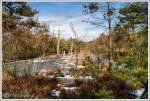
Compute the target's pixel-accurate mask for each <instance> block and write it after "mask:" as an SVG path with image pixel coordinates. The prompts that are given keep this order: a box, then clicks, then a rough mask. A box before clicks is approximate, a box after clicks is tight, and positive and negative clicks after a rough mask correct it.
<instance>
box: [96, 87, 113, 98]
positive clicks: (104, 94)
mask: <svg viewBox="0 0 150 101" xmlns="http://www.w3.org/2000/svg"><path fill="white" fill-rule="evenodd" d="M95 96H96V97H97V98H100V99H106V98H107V99H112V98H113V97H114V95H113V91H112V90H107V89H106V88H105V87H104V88H102V89H100V90H99V91H98V92H95Z"/></svg>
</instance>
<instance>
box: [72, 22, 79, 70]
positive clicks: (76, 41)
mask: <svg viewBox="0 0 150 101" xmlns="http://www.w3.org/2000/svg"><path fill="white" fill-rule="evenodd" d="M70 27H71V30H72V32H73V33H74V36H75V55H76V70H77V65H78V47H77V45H78V41H79V39H78V35H77V32H76V30H75V29H74V26H73V24H72V23H71V24H70Z"/></svg>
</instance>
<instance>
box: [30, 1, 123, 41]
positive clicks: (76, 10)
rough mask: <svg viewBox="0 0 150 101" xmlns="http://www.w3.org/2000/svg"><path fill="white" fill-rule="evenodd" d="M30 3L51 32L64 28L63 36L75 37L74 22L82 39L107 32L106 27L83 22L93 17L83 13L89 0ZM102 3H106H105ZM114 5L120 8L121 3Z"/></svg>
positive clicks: (87, 39) (88, 38)
mask: <svg viewBox="0 0 150 101" xmlns="http://www.w3.org/2000/svg"><path fill="white" fill-rule="evenodd" d="M29 4H30V5H31V7H32V8H33V9H37V10H38V11H39V13H38V14H37V15H36V17H38V19H39V21H40V22H41V23H46V24H48V25H49V26H50V28H49V31H50V32H52V31H55V33H56V32H57V30H62V33H61V37H63V38H66V39H68V38H70V37H74V34H73V33H72V31H71V28H70V23H73V25H74V28H75V30H76V31H77V33H78V37H79V38H80V39H81V40H86V41H89V40H92V39H94V38H96V37H97V36H98V35H99V34H100V33H101V32H106V29H104V28H101V27H96V26H93V25H91V24H88V23H83V22H82V21H83V20H85V19H88V18H91V15H83V13H82V12H83V10H84V8H83V5H84V4H88V3H87V2H79V3H78V2H72V3H71V2H59V3H58V2H57V3H55V2H33V3H32V2H30V3H29ZM100 4H102V5H104V4H103V3H100ZM112 6H113V7H115V8H119V7H120V6H121V4H120V3H114V4H113V5H112ZM98 14H99V13H97V14H96V15H98ZM116 14H117V13H116ZM92 16H93V15H92ZM94 16H95V15H94Z"/></svg>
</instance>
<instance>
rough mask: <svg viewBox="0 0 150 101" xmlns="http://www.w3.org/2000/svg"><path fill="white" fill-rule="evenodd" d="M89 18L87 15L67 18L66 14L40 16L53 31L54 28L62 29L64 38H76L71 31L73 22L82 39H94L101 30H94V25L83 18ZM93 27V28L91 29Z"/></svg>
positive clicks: (41, 20)
mask: <svg viewBox="0 0 150 101" xmlns="http://www.w3.org/2000/svg"><path fill="white" fill-rule="evenodd" d="M85 18H87V16H79V17H73V18H66V17H64V16H48V17H45V18H40V19H39V21H40V22H41V23H43V22H44V23H47V24H48V25H49V26H50V32H53V31H54V29H55V31H56V30H61V31H62V33H61V37H64V38H70V37H73V38H74V34H73V32H72V31H71V27H70V23H72V24H73V26H74V29H75V30H76V32H77V33H78V37H79V38H80V39H82V40H86V41H88V40H92V39H93V38H95V37H96V36H98V34H99V33H100V32H101V30H100V29H99V30H92V29H93V27H94V26H92V25H90V24H87V23H83V22H82V20H83V19H85ZM90 29H91V30H90Z"/></svg>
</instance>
